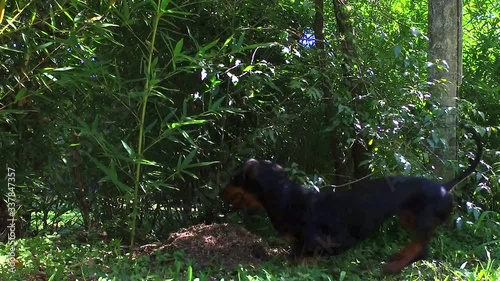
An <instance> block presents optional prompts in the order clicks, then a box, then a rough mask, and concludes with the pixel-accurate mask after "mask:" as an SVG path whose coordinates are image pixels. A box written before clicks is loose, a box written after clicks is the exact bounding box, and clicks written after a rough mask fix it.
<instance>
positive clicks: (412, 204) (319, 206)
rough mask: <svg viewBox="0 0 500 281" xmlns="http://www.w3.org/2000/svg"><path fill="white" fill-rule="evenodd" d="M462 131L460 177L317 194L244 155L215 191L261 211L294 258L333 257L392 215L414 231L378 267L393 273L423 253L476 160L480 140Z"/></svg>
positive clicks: (368, 183)
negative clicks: (470, 153)
mask: <svg viewBox="0 0 500 281" xmlns="http://www.w3.org/2000/svg"><path fill="white" fill-rule="evenodd" d="M465 129H466V130H467V131H468V132H469V133H470V134H472V136H473V138H474V140H475V142H476V145H477V153H476V155H475V159H474V160H473V162H472V164H471V165H470V167H469V168H468V169H466V170H465V171H464V172H463V173H462V174H460V175H458V176H457V177H455V178H454V179H452V180H450V181H449V182H446V183H443V184H441V183H438V182H435V181H432V180H429V179H425V178H420V177H407V176H396V177H385V178H379V179H374V180H368V179H367V180H362V181H359V182H357V183H355V184H353V185H352V187H351V188H347V187H346V188H335V190H334V191H325V192H317V191H314V190H311V189H307V188H305V187H303V186H301V185H299V184H297V183H295V182H292V181H291V180H290V179H289V178H288V176H287V175H286V173H285V171H284V170H283V168H282V167H281V166H279V165H278V164H274V163H271V162H268V161H258V160H255V159H249V160H247V161H246V162H245V163H244V164H243V165H242V166H241V167H239V168H238V169H237V171H236V173H235V175H234V176H233V178H232V179H231V182H230V183H229V185H228V186H226V187H225V188H224V189H223V190H222V191H221V192H220V196H221V197H222V199H223V200H225V201H227V202H229V203H230V204H231V205H233V206H234V207H235V208H236V209H239V210H241V209H253V208H260V209H263V210H265V212H266V213H267V215H268V216H269V219H270V221H271V223H272V224H273V226H274V228H275V229H276V230H277V231H278V233H279V234H280V235H282V236H283V237H284V238H285V239H286V240H287V241H288V242H290V243H291V245H292V252H293V253H294V255H295V256H296V257H297V258H299V259H300V260H307V261H309V262H310V261H311V260H313V261H314V257H315V256H317V255H321V254H333V255H335V254H339V253H341V252H343V251H345V250H347V249H349V248H351V247H353V246H354V245H356V244H357V243H358V242H360V241H361V240H363V239H365V238H367V237H368V236H369V235H371V234H373V233H375V232H376V231H378V229H379V228H380V226H381V224H382V223H383V221H384V220H385V219H386V218H388V217H390V216H393V215H398V216H399V220H400V223H401V225H402V227H403V228H405V229H409V230H411V231H412V232H413V233H414V234H415V237H414V238H413V240H412V241H411V242H410V243H409V244H408V245H406V246H405V247H404V248H402V249H401V250H400V251H399V252H397V253H395V254H393V255H392V256H391V257H390V258H389V259H388V261H387V263H386V264H385V265H384V267H383V271H384V272H385V273H398V272H400V271H401V270H402V269H403V268H405V267H406V266H408V265H409V264H411V263H413V262H414V261H417V260H419V259H423V258H425V256H426V255H427V252H428V245H429V241H430V239H431V237H432V235H433V234H434V232H435V229H436V227H437V226H438V225H439V224H441V223H443V222H444V221H445V220H446V218H447V217H448V216H449V215H450V213H451V212H452V209H453V201H452V196H451V194H450V193H449V191H450V190H451V189H452V188H453V187H454V186H456V185H457V184H459V183H460V182H461V181H463V180H464V179H465V178H466V177H467V176H469V175H470V174H471V173H472V172H474V170H475V169H476V167H477V166H478V164H479V162H480V159H481V154H482V144H481V140H480V139H479V136H478V135H477V134H476V132H475V131H474V130H473V129H471V128H468V127H465Z"/></svg>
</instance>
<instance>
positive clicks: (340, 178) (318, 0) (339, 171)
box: [313, 0, 348, 184]
mask: <svg viewBox="0 0 500 281" xmlns="http://www.w3.org/2000/svg"><path fill="white" fill-rule="evenodd" d="M315 10H316V14H315V16H314V26H313V28H314V38H315V46H316V49H317V50H318V66H319V67H320V69H321V73H325V72H326V52H325V33H324V31H323V30H324V3H323V0H315ZM320 85H321V89H322V91H323V96H324V101H325V106H326V112H325V123H326V124H325V126H326V127H330V126H331V123H332V121H333V116H334V114H333V111H334V108H333V94H332V92H331V90H330V87H329V86H328V85H327V82H326V81H324V80H323V81H320ZM329 139H330V149H331V151H332V158H333V161H332V162H333V163H334V165H333V166H334V167H335V179H334V182H335V184H341V183H344V182H345V181H346V179H347V175H348V170H347V165H346V164H345V161H346V158H347V157H346V155H345V154H344V152H343V151H342V147H341V145H340V144H341V143H342V141H341V138H340V137H339V133H338V130H337V129H336V128H333V129H332V131H331V132H330V136H329Z"/></svg>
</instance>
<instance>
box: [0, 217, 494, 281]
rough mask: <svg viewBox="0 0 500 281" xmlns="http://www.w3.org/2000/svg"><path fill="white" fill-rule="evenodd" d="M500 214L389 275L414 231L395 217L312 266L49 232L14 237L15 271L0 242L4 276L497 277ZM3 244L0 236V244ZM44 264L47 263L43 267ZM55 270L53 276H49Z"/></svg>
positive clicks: (451, 232)
mask: <svg viewBox="0 0 500 281" xmlns="http://www.w3.org/2000/svg"><path fill="white" fill-rule="evenodd" d="M499 217H500V216H499V215H498V214H494V213H490V214H489V215H488V216H485V217H482V219H481V220H477V221H474V222H467V223H464V224H463V225H462V227H461V228H460V229H457V228H454V227H452V226H451V224H449V225H447V226H443V227H441V229H440V231H439V232H438V235H437V236H436V237H435V239H434V240H433V241H432V245H431V246H432V251H431V255H430V257H429V258H428V259H427V260H424V261H419V262H416V263H414V264H413V265H412V266H410V267H408V268H407V269H405V270H404V271H403V272H402V273H401V274H398V275H395V276H385V275H383V274H381V272H380V268H381V266H382V264H383V261H384V259H385V258H386V257H387V256H389V255H390V254H391V253H393V252H394V251H396V250H397V249H399V248H400V247H401V246H402V245H404V243H405V242H407V241H408V239H409V237H408V236H407V234H405V233H404V232H402V231H399V229H398V228H396V227H395V226H394V225H392V224H391V223H387V224H386V225H385V227H384V229H383V231H381V232H380V234H379V235H377V236H375V237H373V238H371V239H369V240H367V241H365V242H363V243H362V244H360V245H359V246H358V247H356V248H355V249H352V250H351V251H348V252H346V253H345V254H342V255H339V256H334V257H329V258H324V259H321V260H320V262H319V263H318V264H317V265H315V266H305V265H301V266H294V265H292V264H290V263H289V262H288V261H287V260H285V259H284V258H282V257H280V258H278V257H277V258H275V259H273V260H271V261H269V262H267V263H265V264H263V265H262V266H261V267H252V266H245V267H243V266H239V267H237V268H222V267H214V268H209V269H204V270H203V271H195V270H193V265H194V261H188V260H186V259H185V258H184V257H183V255H182V253H179V252H177V253H169V254H161V255H157V256H156V258H154V259H151V258H149V257H140V258H137V259H135V260H131V259H129V256H128V253H126V250H124V249H123V248H122V245H121V243H120V242H119V241H113V242H111V243H104V242H101V241H97V240H95V241H90V242H88V243H80V242H78V241H77V238H76V237H74V236H71V235H66V236H60V235H50V236H44V237H35V238H30V239H20V240H18V241H17V245H16V249H17V257H18V260H19V261H20V263H19V264H18V265H17V270H16V273H14V274H12V273H9V272H8V270H6V269H7V267H6V260H7V256H6V255H7V253H8V247H7V245H5V246H3V247H1V248H0V264H1V266H0V280H35V278H34V277H40V278H41V277H42V276H43V277H44V278H45V279H43V278H41V279H42V280H187V281H191V280H193V281H194V280H200V281H201V280H210V281H212V280H224V281H227V280H238V281H239V280H248V281H260V280H266V281H267V280H287V281H288V280H290V281H292V280H486V281H489V280H491V281H497V280H499V279H500V251H498V250H497V249H499V248H500V247H499V246H500V238H499V237H500V224H499V222H498V221H500V220H499ZM0 246H1V244H0ZM39 269H42V271H39ZM49 278H52V279H49Z"/></svg>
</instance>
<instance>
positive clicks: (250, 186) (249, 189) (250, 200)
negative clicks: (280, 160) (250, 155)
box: [219, 159, 284, 210]
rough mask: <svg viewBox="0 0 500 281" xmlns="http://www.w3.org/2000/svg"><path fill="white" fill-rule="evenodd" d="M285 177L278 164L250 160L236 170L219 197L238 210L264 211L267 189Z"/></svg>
mask: <svg viewBox="0 0 500 281" xmlns="http://www.w3.org/2000/svg"><path fill="white" fill-rule="evenodd" d="M283 175H284V171H283V168H282V167H281V166H279V165H277V164H273V163H271V162H268V161H258V160H255V159H248V160H247V161H245V163H243V164H242V165H241V166H239V167H238V168H237V169H236V171H235V172H234V174H233V177H232V178H231V181H230V182H229V184H228V185H227V186H226V187H224V188H223V189H222V190H221V191H220V193H219V195H220V197H221V198H222V199H223V200H224V201H226V202H229V203H230V204H231V205H232V206H234V207H235V208H236V209H238V210H244V209H264V205H263V204H264V196H265V193H266V189H268V188H270V187H271V186H272V183H273V182H274V181H275V179H276V178H280V177H283Z"/></svg>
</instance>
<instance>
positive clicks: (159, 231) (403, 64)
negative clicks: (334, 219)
mask: <svg viewBox="0 0 500 281" xmlns="http://www.w3.org/2000/svg"><path fill="white" fill-rule="evenodd" d="M0 3H1V4H5V9H4V10H3V7H2V5H0V13H1V12H2V11H5V15H4V17H3V19H2V22H1V25H0V50H1V52H0V81H1V83H0V130H1V133H0V154H1V155H2V161H1V163H2V166H5V165H3V164H6V165H9V166H12V167H15V168H16V171H17V172H16V178H17V183H18V184H17V187H18V188H17V189H16V195H17V200H18V202H17V204H18V206H19V210H18V214H17V215H18V217H19V219H20V222H21V226H22V229H21V232H22V233H23V234H24V235H26V236H29V235H42V234H47V233H49V234H50V233H53V232H58V233H63V234H65V233H67V232H71V231H82V230H86V231H89V232H90V233H91V234H95V233H106V234H107V235H108V236H109V237H113V238H116V239H120V241H121V243H129V242H132V241H131V240H134V239H137V241H138V242H145V241H150V240H152V239H165V238H166V237H167V236H168V234H169V233H170V231H172V230H174V229H177V228H179V227H182V226H186V225H190V224H195V223H201V222H206V223H211V222H216V221H221V220H230V219H234V220H240V218H239V217H238V215H232V216H228V217H222V216H221V214H222V213H226V211H227V210H225V209H224V208H225V207H224V206H222V204H221V202H220V200H219V199H218V197H217V193H218V191H219V189H220V187H221V186H223V185H224V184H226V183H227V180H228V178H229V176H230V173H231V171H232V169H233V168H234V167H235V166H236V165H238V164H239V163H241V160H242V159H244V158H247V157H258V158H266V159H273V160H276V161H278V162H279V163H282V164H283V166H285V167H286V168H287V170H288V171H289V173H290V175H291V176H292V177H293V178H294V179H296V180H297V181H300V182H302V183H304V184H305V185H306V186H308V187H310V188H316V187H321V186H325V185H327V184H330V183H332V182H334V180H335V177H336V176H337V175H338V174H339V171H337V170H336V167H335V165H334V163H335V162H337V163H339V162H340V163H342V165H343V166H345V167H346V169H347V171H348V172H349V173H351V172H352V170H353V165H354V164H353V161H352V158H353V157H352V153H351V151H352V145H353V143H354V141H355V139H356V138H358V137H359V136H358V133H359V132H362V134H363V137H364V138H365V140H364V144H365V145H366V146H367V147H369V152H368V153H367V155H365V156H366V159H365V161H363V162H362V163H361V164H363V165H365V166H366V167H369V169H370V171H371V172H373V173H374V174H375V175H381V174H398V173H402V174H411V175H424V176H430V177H433V178H436V177H438V176H440V175H435V174H434V173H433V166H432V162H431V159H432V157H434V156H435V154H436V151H438V150H439V149H442V148H443V147H445V146H446V145H447V144H446V142H445V141H444V140H443V139H442V137H441V136H440V135H438V134H437V133H436V131H435V130H434V129H435V127H436V124H437V122H438V121H439V120H440V119H441V118H442V117H443V116H444V115H446V114H448V112H447V111H446V109H443V108H442V107H441V105H440V104H439V100H438V99H437V98H435V97H433V96H431V95H430V94H429V92H428V87H429V86H430V83H429V82H427V69H428V67H431V66H432V65H433V64H434V62H428V61H427V44H428V40H427V37H426V29H427V8H428V7H427V3H426V2H422V3H420V2H418V3H417V1H404V0H398V1H368V2H367V1H350V2H349V3H347V6H346V9H347V11H348V13H349V19H348V21H349V23H350V24H351V25H352V27H353V29H354V31H355V33H354V35H355V36H354V38H353V44H354V45H353V48H354V51H355V54H356V55H355V56H352V57H349V59H350V60H347V58H346V55H345V54H344V53H343V52H342V44H343V42H344V41H343V40H344V38H343V37H342V36H341V35H340V33H339V27H338V26H337V23H336V21H335V15H334V12H333V7H332V5H331V3H330V2H328V1H325V13H324V19H325V25H324V30H325V45H326V46H325V50H324V52H323V51H321V50H317V49H316V48H315V47H314V46H312V45H310V44H307V42H306V41H307V40H306V37H307V36H310V35H312V33H313V31H312V26H313V23H314V16H315V12H314V8H315V7H314V3H313V2H311V1H272V2H269V1H264V0H252V1H239V2H235V1H215V0H205V1H185V0H172V1H169V0H160V1H146V0H124V1H114V0H112V1H100V2H99V1H79V0H67V1H49V2H43V1H29V0H9V1H6V2H1V1H0ZM499 19H500V5H499V4H498V3H497V1H493V0H473V1H468V2H467V3H465V4H464V20H463V24H464V50H463V51H464V57H463V65H464V67H463V74H464V76H463V81H462V83H463V84H462V87H461V98H462V99H461V100H460V108H459V109H460V111H459V112H460V117H461V119H462V120H466V122H467V123H473V124H476V128H478V129H479V128H483V131H482V135H483V139H484V141H485V146H486V148H487V150H486V152H485V155H484V158H483V159H484V161H483V163H482V166H481V171H480V172H479V173H478V174H477V175H476V177H475V178H472V179H470V180H469V182H468V183H469V184H467V185H465V187H464V188H463V189H457V190H456V194H457V198H458V199H459V200H458V201H459V202H460V201H461V200H462V201H465V202H467V203H466V204H459V206H464V208H463V212H462V213H461V215H466V214H467V212H468V211H471V214H474V212H476V213H477V214H478V217H477V218H476V219H475V220H471V221H470V224H472V225H475V226H477V227H478V229H482V231H484V235H489V234H488V232H487V230H486V229H487V228H483V227H482V224H483V223H484V221H489V220H488V219H489V218H488V219H485V217H487V216H489V214H490V213H489V211H497V212H498V211H499V210H500V185H499V181H498V179H499V177H498V174H499V173H500V170H499V168H500V165H498V163H499V160H498V156H497V151H498V143H499V142H498V135H497V129H498V128H497V126H498V121H497V120H498V119H499V118H498V117H499V111H498V108H500V107H499V106H498V100H500V99H499V98H498V94H499V89H500V80H499V79H500V78H499V77H500V73H499V70H500V68H499V65H500V63H499V61H498V59H499V58H500V53H499V52H500V46H499V44H500V43H499V40H498V34H499V26H500V25H499V22H498V21H499ZM309 43H311V42H309ZM346 61H349V62H350V63H349V64H347V65H346V64H345V62H346ZM440 67H443V66H440ZM348 79H351V81H354V85H355V88H356V89H361V93H363V94H362V95H360V96H353V93H352V92H351V91H350V90H351V89H349V87H347V86H346V83H345V81H346V80H348ZM433 83H439V81H438V82H433ZM329 106H331V108H330V107H329ZM330 110H331V112H329V111H330ZM327 113H331V116H330V118H329V119H327V116H328V114H327ZM332 135H336V137H337V138H336V139H335V141H336V142H334V141H333V140H332ZM460 140H462V138H460ZM335 148H339V150H340V151H341V152H342V154H341V156H342V157H340V158H342V159H333V155H334V153H333V150H334V149H335ZM460 148H461V149H460V154H459V159H460V161H459V163H458V164H457V165H454V166H456V167H457V168H456V169H457V170H459V169H461V167H462V166H464V165H466V164H467V158H468V157H470V153H469V151H471V149H473V145H472V144H470V143H469V142H468V141H464V142H460ZM451 169H453V168H452V167H450V170H451ZM343 176H348V177H349V176H351V175H350V174H348V175H343ZM0 186H1V189H0V194H5V189H4V186H6V184H5V182H4V179H3V177H2V178H1V179H0ZM0 199H1V198H0ZM470 206H472V207H470ZM474 210H476V211H474ZM486 214H488V215H486ZM87 216H88V218H89V221H86V217H87ZM131 218H133V219H132V220H131ZM243 220H244V222H245V223H246V224H248V225H252V226H255V227H256V229H259V230H262V231H268V229H267V228H266V227H265V223H264V222H262V221H256V222H252V221H249V220H247V218H244V219H243ZM466 224H467V225H468V223H466ZM263 225H264V226H263ZM464 225H465V224H464ZM134 227H135V228H134ZM134 232H136V233H137V236H135V235H134V234H133V233H134ZM34 243H39V242H36V241H35V242H34ZM40 243H41V242H40ZM40 246H41V245H40ZM42 248H43V247H42ZM44 249H45V248H44ZM370 250H373V251H376V248H375V247H374V248H373V249H370ZM24 254H28V252H26V253H24ZM482 261H485V259H482ZM120 262H123V266H124V268H125V266H128V267H127V268H126V269H124V270H123V271H122V272H121V273H120V274H125V275H126V274H127V273H126V272H127V271H128V270H136V269H134V268H135V267H134V266H133V264H132V265H131V264H127V262H126V261H120ZM138 262H139V261H138ZM456 263H458V262H456ZM456 263H455V265H454V266H455V267H456ZM125 264H126V265H125ZM481 265H483V266H484V268H480V267H477V268H475V269H472V268H468V270H469V271H463V274H466V275H467V274H473V275H470V276H472V277H470V278H472V280H473V279H474V278H483V277H482V276H483V275H481V274H483V273H481V272H483V271H484V272H485V273H487V274H490V275H491V274H492V272H494V270H493V269H492V268H491V266H492V265H493V268H494V267H495V263H494V262H493V261H492V262H491V264H490V263H484V262H483V263H481ZM30 266H31V265H30ZM496 266H497V267H498V265H496ZM33 268H34V267H33ZM175 268H177V269H178V272H177V273H175V274H181V273H180V272H181V271H182V272H185V268H186V265H185V264H182V265H179V266H178V267H177V266H176V267H175ZM179 268H183V269H182V270H181V269H179ZM60 270H62V271H64V270H65V269H64V268H62V267H61V269H60ZM117 270H118V269H117ZM120 270H121V269H120ZM137 270H138V272H136V273H137V274H138V275H140V274H143V273H144V272H142V270H144V269H141V270H139V269H137ZM168 270H171V269H168ZM436 270H438V269H436ZM239 272H240V278H241V280H247V279H248V280H264V279H263V278H264V277H261V275H262V274H261V273H262V272H259V273H258V275H255V276H258V277H252V276H254V275H253V274H254V272H248V271H247V270H240V271H239ZM343 272H344V273H343ZM352 273H353V272H352V271H349V270H337V271H335V272H333V273H331V272H329V273H328V274H329V276H330V277H331V276H333V277H335V278H340V279H341V278H343V277H342V276H344V275H343V274H347V275H345V276H346V277H345V278H346V279H349V276H351V274H352ZM50 274H60V273H56V269H55V267H54V269H53V270H52V271H51V272H50ZM168 274H174V273H171V272H170V273H168ZM168 274H167V273H165V274H163V275H161V276H167V275H168ZM183 274H184V273H183ZM266 274H269V277H265V278H267V279H266V280H268V279H270V280H274V279H279V278H281V279H283V278H290V279H293V278H296V279H300V278H303V279H300V280H304V279H308V278H309V279H314V278H317V279H321V278H326V277H324V274H325V273H324V272H319V271H318V272H315V271H314V270H313V271H311V272H309V273H307V274H304V275H300V274H299V272H292V273H290V272H287V273H282V274H283V275H280V274H278V273H276V271H274V272H272V271H270V272H268V273H266ZM460 274H462V273H460ZM460 274H458V275H457V276H462V277H460V278H469V277H463V276H465V275H460ZM54 276H56V275H54ZM119 276H122V275H116V276H115V278H117V279H119ZM176 276H178V275H176ZM206 276H208V275H206ZM429 276H431V275H429ZM467 276H469V275H467ZM491 276H493V275H491ZM184 277H185V276H183V278H184ZM54 278H56V277H54ZM109 278H110V279H112V278H111V277H109ZM165 278H166V277H165ZM207 278H208V277H207ZM245 278H246V279H245ZM252 278H253V279H252ZM335 278H334V279H335ZM409 278H410V277H409ZM457 278H458V277H457ZM327 279H328V278H326V279H325V280H327ZM410 279H411V278H410ZM287 280H288V279H287Z"/></svg>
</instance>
